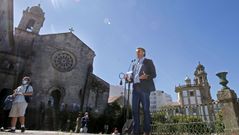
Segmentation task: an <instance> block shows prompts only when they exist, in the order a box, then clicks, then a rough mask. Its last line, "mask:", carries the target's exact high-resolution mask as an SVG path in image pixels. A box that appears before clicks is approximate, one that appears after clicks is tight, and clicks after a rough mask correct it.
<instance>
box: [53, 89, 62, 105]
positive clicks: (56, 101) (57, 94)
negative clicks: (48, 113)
mask: <svg viewBox="0 0 239 135" xmlns="http://www.w3.org/2000/svg"><path fill="white" fill-rule="evenodd" d="M51 97H52V98H53V106H54V108H55V109H59V107H60V100H61V92H60V91H59V90H53V91H52V92H51Z"/></svg>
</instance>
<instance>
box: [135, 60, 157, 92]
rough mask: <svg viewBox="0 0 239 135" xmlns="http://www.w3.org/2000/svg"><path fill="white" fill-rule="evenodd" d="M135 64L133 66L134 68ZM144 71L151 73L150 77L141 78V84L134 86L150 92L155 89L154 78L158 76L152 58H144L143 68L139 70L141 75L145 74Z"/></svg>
mask: <svg viewBox="0 0 239 135" xmlns="http://www.w3.org/2000/svg"><path fill="white" fill-rule="evenodd" d="M134 67H135V66H133V68H134ZM143 72H144V73H145V74H147V75H149V77H148V79H146V80H140V83H139V84H134V85H133V88H134V89H136V88H137V89H138V88H140V89H144V90H147V91H149V92H151V91H155V90H156V89H155V85H154V81H153V79H154V78H155V77H156V71H155V66H154V64H153V61H152V60H150V59H146V58H145V59H144V61H143V66H142V67H141V70H140V72H139V76H141V75H143Z"/></svg>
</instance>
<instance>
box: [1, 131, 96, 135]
mask: <svg viewBox="0 0 239 135" xmlns="http://www.w3.org/2000/svg"><path fill="white" fill-rule="evenodd" d="M15 134H26V135H95V134H90V133H88V134H85V133H71V132H61V131H36V130H26V132H24V133H21V131H20V130H17V131H16V132H15V133H8V132H0V135H15Z"/></svg>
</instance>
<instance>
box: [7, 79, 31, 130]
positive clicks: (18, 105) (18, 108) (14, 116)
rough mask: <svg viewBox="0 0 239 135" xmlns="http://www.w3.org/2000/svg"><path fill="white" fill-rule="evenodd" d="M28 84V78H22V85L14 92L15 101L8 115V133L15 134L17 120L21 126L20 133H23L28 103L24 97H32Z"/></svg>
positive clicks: (29, 80)
mask: <svg viewBox="0 0 239 135" xmlns="http://www.w3.org/2000/svg"><path fill="white" fill-rule="evenodd" d="M30 82H31V79H30V77H27V76H26V77H23V79H22V84H21V85H20V86H19V87H17V89H15V90H14V93H13V96H14V97H15V99H14V101H13V104H12V108H11V111H10V113H9V117H11V129H10V130H9V132H15V130H16V123H17V120H18V118H19V122H20V124H21V132H25V112H26V108H27V105H28V103H27V102H26V100H25V97H24V96H32V94H33V88H32V86H31V85H30Z"/></svg>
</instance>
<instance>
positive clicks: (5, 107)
mask: <svg viewBox="0 0 239 135" xmlns="http://www.w3.org/2000/svg"><path fill="white" fill-rule="evenodd" d="M13 101H14V97H13V96H12V95H8V96H7V97H6V98H5V100H4V103H3V110H11V108H12V102H13Z"/></svg>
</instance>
